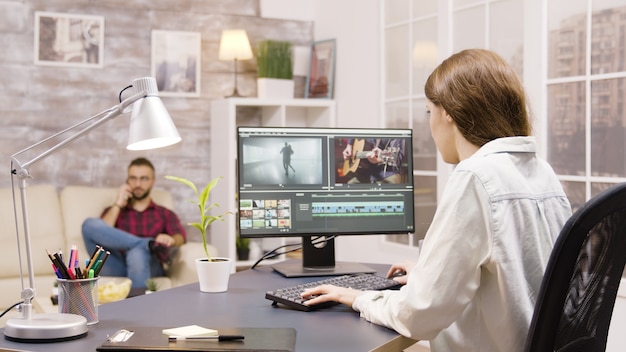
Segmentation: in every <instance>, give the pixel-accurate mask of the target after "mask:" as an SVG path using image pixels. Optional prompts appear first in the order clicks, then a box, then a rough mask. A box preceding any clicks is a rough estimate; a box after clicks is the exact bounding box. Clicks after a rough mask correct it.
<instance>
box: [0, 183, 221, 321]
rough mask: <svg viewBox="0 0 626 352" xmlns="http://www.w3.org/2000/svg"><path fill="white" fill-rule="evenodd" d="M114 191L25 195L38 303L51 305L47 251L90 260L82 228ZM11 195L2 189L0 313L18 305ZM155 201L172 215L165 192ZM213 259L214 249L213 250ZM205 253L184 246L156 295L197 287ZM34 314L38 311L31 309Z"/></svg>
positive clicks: (30, 190) (43, 188) (33, 188)
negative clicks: (71, 253)
mask: <svg viewBox="0 0 626 352" xmlns="http://www.w3.org/2000/svg"><path fill="white" fill-rule="evenodd" d="M15 191H16V193H15V197H16V201H17V203H18V211H20V209H21V206H20V205H19V204H20V199H19V198H20V197H19V189H17V187H16V190H15ZM117 191H118V189H117V188H97V187H87V186H67V187H65V188H63V189H61V190H60V191H57V189H56V188H55V187H54V186H52V185H49V184H43V185H36V184H34V185H29V186H28V187H27V189H26V197H27V198H26V203H27V207H28V211H27V212H28V218H29V228H30V237H31V249H32V257H33V258H32V259H33V272H34V274H35V289H36V291H37V297H39V298H41V297H45V298H46V299H49V297H50V292H51V289H52V286H53V284H54V282H55V281H56V276H55V275H54V272H53V270H52V266H51V262H50V259H49V258H48V256H47V254H46V250H49V251H50V252H56V251H58V250H59V249H62V250H63V253H67V252H68V251H69V249H70V247H71V246H72V245H73V244H76V246H77V247H78V250H79V256H80V258H81V261H83V260H84V259H87V258H88V257H89V253H87V250H86V249H85V245H84V243H83V239H82V234H81V225H82V222H83V220H84V219H86V218H87V217H98V216H100V214H101V212H102V210H103V209H104V208H105V207H107V206H109V205H111V204H113V202H114V200H115V197H116V195H117ZM12 197H13V196H12V189H11V188H4V189H0V241H1V243H2V255H0V292H2V295H1V296H0V308H1V309H2V311H4V310H5V309H6V308H8V307H10V306H11V305H12V304H14V303H17V302H19V301H20V300H21V298H20V292H21V291H22V285H21V281H20V267H19V265H18V250H17V239H16V234H15V217H14V212H13V201H12ZM152 197H153V199H154V201H155V202H156V203H158V204H161V205H163V206H165V207H167V208H170V209H173V200H172V196H171V194H170V193H169V192H167V191H164V190H158V189H154V190H153V191H152ZM19 214H21V211H20V213H18V218H17V219H18V223H19V226H20V234H21V236H20V246H21V248H22V262H23V269H22V270H23V271H24V279H25V281H24V283H25V285H27V286H28V285H29V283H28V274H27V270H28V268H27V266H26V254H25V245H24V242H23V230H22V226H21V222H22V217H21V215H19ZM209 250H210V251H211V253H217V249H216V248H214V247H211V248H210V249H209ZM204 255H205V254H204V250H203V248H202V244H201V243H199V242H187V243H186V244H184V245H183V246H181V247H180V248H179V250H178V252H177V254H176V255H175V256H174V257H173V258H172V263H171V265H170V266H169V268H167V270H166V275H167V276H166V277H162V278H158V279H157V282H158V285H159V289H167V288H170V287H176V286H180V285H184V284H188V283H192V282H197V281H198V279H197V276H196V268H195V263H194V259H196V258H200V257H203V256H204ZM35 308H36V307H35Z"/></svg>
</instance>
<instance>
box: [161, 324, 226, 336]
mask: <svg viewBox="0 0 626 352" xmlns="http://www.w3.org/2000/svg"><path fill="white" fill-rule="evenodd" d="M163 334H164V335H167V336H184V337H190V336H216V335H217V334H218V331H217V330H213V329H207V328H203V327H202V326H198V325H187V326H181V327H179V328H171V329H163Z"/></svg>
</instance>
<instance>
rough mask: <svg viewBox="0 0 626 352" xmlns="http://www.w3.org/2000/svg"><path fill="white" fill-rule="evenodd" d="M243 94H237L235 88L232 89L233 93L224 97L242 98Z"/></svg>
mask: <svg viewBox="0 0 626 352" xmlns="http://www.w3.org/2000/svg"><path fill="white" fill-rule="evenodd" d="M243 97H244V96H243V95H241V94H239V91H238V90H237V88H235V90H234V91H233V94H231V95H228V96H226V97H225V98H243Z"/></svg>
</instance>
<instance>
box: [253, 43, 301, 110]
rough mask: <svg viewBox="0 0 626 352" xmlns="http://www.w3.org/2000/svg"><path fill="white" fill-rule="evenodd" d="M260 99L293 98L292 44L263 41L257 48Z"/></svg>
mask: <svg viewBox="0 0 626 352" xmlns="http://www.w3.org/2000/svg"><path fill="white" fill-rule="evenodd" d="M256 62H257V69H258V79H257V91H258V96H259V98H270V99H272V98H273V99H291V98H293V89H294V83H293V56H292V45H291V43H290V42H285V41H275V40H263V41H261V42H259V44H258V45H257V48H256Z"/></svg>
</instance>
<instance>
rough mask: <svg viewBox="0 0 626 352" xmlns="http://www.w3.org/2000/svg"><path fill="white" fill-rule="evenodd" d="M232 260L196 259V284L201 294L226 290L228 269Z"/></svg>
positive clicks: (217, 258) (228, 276)
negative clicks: (198, 285)
mask: <svg viewBox="0 0 626 352" xmlns="http://www.w3.org/2000/svg"><path fill="white" fill-rule="evenodd" d="M231 265H232V260H231V259H229V258H221V257H213V258H211V261H209V260H207V259H206V258H198V259H196V270H197V272H198V282H199V283H200V291H202V292H225V291H227V290H228V280H229V279H230V268H231Z"/></svg>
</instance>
